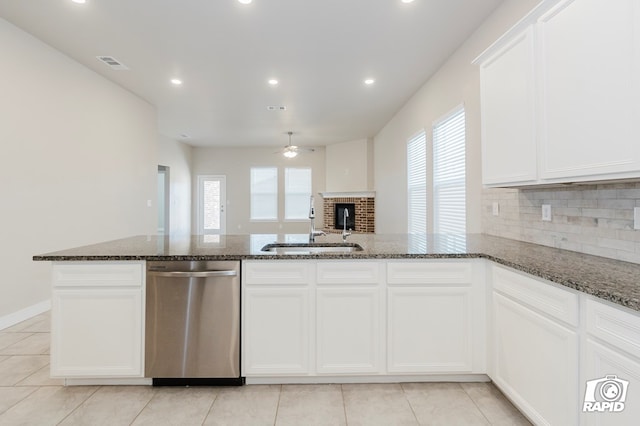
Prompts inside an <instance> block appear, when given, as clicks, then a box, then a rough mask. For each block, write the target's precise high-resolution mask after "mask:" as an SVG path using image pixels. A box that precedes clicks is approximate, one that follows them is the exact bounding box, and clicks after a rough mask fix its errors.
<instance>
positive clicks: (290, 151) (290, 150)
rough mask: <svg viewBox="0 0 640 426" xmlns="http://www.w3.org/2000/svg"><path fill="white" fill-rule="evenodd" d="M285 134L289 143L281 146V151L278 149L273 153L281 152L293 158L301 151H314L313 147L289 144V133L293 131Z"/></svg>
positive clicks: (291, 133)
mask: <svg viewBox="0 0 640 426" xmlns="http://www.w3.org/2000/svg"><path fill="white" fill-rule="evenodd" d="M287 135H289V144H288V145H285V147H284V148H282V150H281V151H278V152H276V153H275V154H282V155H284V156H285V157H287V158H294V157H296V156H297V155H298V154H299V153H300V152H302V151H306V152H313V151H315V149H313V148H308V147H304V146H296V145H291V135H293V132H287Z"/></svg>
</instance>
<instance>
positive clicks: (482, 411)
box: [458, 382, 493, 425]
mask: <svg viewBox="0 0 640 426" xmlns="http://www.w3.org/2000/svg"><path fill="white" fill-rule="evenodd" d="M489 383H491V382H489ZM458 386H460V388H461V389H462V391H463V392H464V393H465V394H466V395H467V396H468V397H469V399H470V400H471V402H473V405H475V406H476V408H477V409H478V411H479V412H480V414H482V417H484V419H485V420H486V421H487V424H489V425H492V424H493V423H491V421H490V420H489V418H488V417H487V415H486V414H485V413H484V410H483V409H482V407H480V406H479V405H478V403H477V402H476V400H475V398H474V397H472V396H471V395H470V394H469V392H467V390H466V389H465V388H464V386H462V385H461V384H460V383H458Z"/></svg>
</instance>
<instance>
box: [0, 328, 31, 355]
mask: <svg viewBox="0 0 640 426" xmlns="http://www.w3.org/2000/svg"><path fill="white" fill-rule="evenodd" d="M0 334H3V333H0ZM4 334H10V335H16V334H26V336H24V337H23V338H22V339H20V340H16V341H15V342H13V343H10V344H8V345H7V346H3V347H1V348H0V355H7V356H11V355H10V354H3V353H2V351H4V350H5V349H9V348H10V347H11V346H13V345H15V344H17V343H20V342H22V341H23V340H25V339H28V338H29V337H31V336H33V335H34V334H35V333H23V332H16V333H4Z"/></svg>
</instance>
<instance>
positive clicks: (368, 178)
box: [326, 139, 373, 192]
mask: <svg viewBox="0 0 640 426" xmlns="http://www.w3.org/2000/svg"><path fill="white" fill-rule="evenodd" d="M372 153H373V140H371V139H358V140H355V141H349V142H342V143H336V144H333V145H327V146H326V159H327V167H326V169H327V191H328V192H348V191H366V190H372V189H373V155H372Z"/></svg>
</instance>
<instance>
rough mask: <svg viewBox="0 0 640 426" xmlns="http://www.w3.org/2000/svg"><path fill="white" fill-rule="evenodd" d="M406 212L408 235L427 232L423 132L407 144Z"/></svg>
mask: <svg viewBox="0 0 640 426" xmlns="http://www.w3.org/2000/svg"><path fill="white" fill-rule="evenodd" d="M407 199H408V205H407V212H408V221H407V223H408V226H407V228H408V229H407V232H408V233H409V234H423V233H426V232H427V136H426V133H425V132H424V131H422V132H420V133H418V134H417V135H416V136H414V137H413V138H411V139H409V141H408V142H407Z"/></svg>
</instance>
